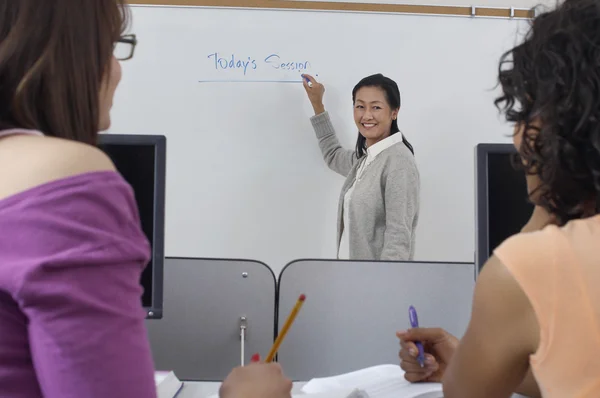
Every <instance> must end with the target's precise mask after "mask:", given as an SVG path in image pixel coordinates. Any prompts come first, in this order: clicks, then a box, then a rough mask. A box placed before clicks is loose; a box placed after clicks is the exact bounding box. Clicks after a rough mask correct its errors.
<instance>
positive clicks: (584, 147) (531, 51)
mask: <svg viewBox="0 0 600 398" xmlns="http://www.w3.org/2000/svg"><path fill="white" fill-rule="evenodd" d="M498 74H499V76H498V77H499V83H500V85H501V87H502V91H503V93H502V95H500V96H499V97H498V98H496V100H495V105H496V106H497V107H498V109H500V110H501V111H503V112H504V113H505V117H506V120H507V121H509V122H513V123H515V124H516V125H518V126H524V133H523V140H522V144H521V148H520V149H519V161H518V162H517V163H518V164H519V165H520V166H521V167H522V168H523V170H524V171H525V172H526V173H527V174H530V175H532V174H535V175H537V176H538V177H539V179H540V181H541V185H540V187H539V190H538V191H537V192H536V195H535V197H536V200H535V203H536V204H537V205H540V206H542V207H543V208H545V209H546V210H548V211H549V212H550V213H551V214H553V215H554V216H555V217H556V218H557V221H558V223H559V225H564V224H565V223H567V222H568V221H569V220H572V219H577V218H583V217H586V216H589V215H591V214H588V213H590V208H592V209H593V210H595V211H594V214H596V213H598V212H599V210H600V195H599V193H600V0H566V1H565V2H564V3H562V4H561V5H559V6H558V7H557V8H555V9H554V10H552V11H549V12H545V13H543V14H541V15H539V16H538V17H536V18H535V19H534V20H533V21H532V23H531V26H530V29H529V31H528V33H527V35H526V36H525V39H524V41H523V42H522V43H521V44H519V45H518V46H516V47H514V48H513V49H511V50H510V51H508V52H506V53H505V54H503V56H502V57H501V59H500V65H499V68H498ZM532 196H533V194H532Z"/></svg>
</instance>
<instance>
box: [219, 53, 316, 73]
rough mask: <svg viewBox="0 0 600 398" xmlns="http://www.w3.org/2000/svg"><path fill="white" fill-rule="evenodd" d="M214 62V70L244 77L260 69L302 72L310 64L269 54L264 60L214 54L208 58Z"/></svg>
mask: <svg viewBox="0 0 600 398" xmlns="http://www.w3.org/2000/svg"><path fill="white" fill-rule="evenodd" d="M208 59H210V60H211V61H213V62H214V68H215V69H216V70H240V71H243V74H244V76H245V75H246V74H247V73H248V72H250V71H254V70H257V69H259V68H261V67H268V68H273V69H279V70H284V71H297V72H304V71H306V70H308V69H309V68H310V66H311V65H310V62H308V61H306V60H289V59H283V58H282V57H281V56H279V55H278V54H270V55H268V56H267V57H265V58H264V59H261V60H257V59H256V58H253V57H239V56H238V55H237V54H231V55H227V56H222V55H221V54H219V53H217V52H215V53H212V54H210V55H209V56H208Z"/></svg>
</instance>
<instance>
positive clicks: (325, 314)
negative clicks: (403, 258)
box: [278, 260, 475, 380]
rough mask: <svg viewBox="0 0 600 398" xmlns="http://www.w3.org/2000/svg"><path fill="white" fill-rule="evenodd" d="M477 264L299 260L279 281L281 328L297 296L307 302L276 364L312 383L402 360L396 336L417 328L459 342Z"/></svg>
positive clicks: (283, 272) (467, 317)
mask: <svg viewBox="0 0 600 398" xmlns="http://www.w3.org/2000/svg"><path fill="white" fill-rule="evenodd" d="M473 274H474V264H471V263H428V262H370V261H358V262H357V261H337V260H298V261H295V262H292V263H290V264H288V265H287V266H286V267H285V268H284V269H283V271H282V273H281V275H280V276H279V293H278V307H279V308H278V323H279V328H281V327H282V325H283V323H284V322H285V320H286V318H287V316H288V314H289V312H290V310H291V309H292V307H293V306H294V304H295V302H296V300H297V299H298V296H299V295H300V294H302V293H305V294H306V302H305V303H304V306H303V308H302V310H301V311H300V313H299V314H298V316H297V318H296V320H295V322H294V324H293V326H292V327H291V329H290V331H289V333H288V335H287V337H286V339H285V340H284V341H283V343H282V345H281V347H280V349H279V355H278V361H279V362H280V363H281V365H282V366H283V369H284V371H285V373H286V375H288V377H290V378H292V379H293V380H309V379H311V378H313V377H326V376H332V375H336V374H340V373H345V372H350V371H353V370H357V369H361V368H364V367H368V366H373V365H380V364H387V363H399V359H398V351H399V348H400V347H399V341H398V339H397V337H396V331H398V330H403V329H408V328H410V322H409V318H408V307H409V306H410V305H414V306H415V308H416V309H417V312H418V316H419V322H420V326H424V327H443V328H445V329H446V330H448V331H449V332H451V333H453V334H455V335H456V336H457V337H459V338H460V337H462V335H463V334H464V332H465V330H466V328H467V325H468V321H469V318H470V315H471V303H472V297H473V289H474V286H475V280H474V278H473Z"/></svg>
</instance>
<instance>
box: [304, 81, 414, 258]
mask: <svg viewBox="0 0 600 398" xmlns="http://www.w3.org/2000/svg"><path fill="white" fill-rule="evenodd" d="M303 77H304V81H303V82H304V88H305V90H306V93H307V94H308V98H309V100H310V102H311V104H312V107H313V109H314V111H315V115H314V116H313V117H311V122H312V125H313V128H314V130H315V133H316V135H317V138H318V141H319V146H320V147H321V151H322V153H323V157H324V159H325V162H326V163H327V165H328V166H329V168H330V169H331V170H333V171H335V172H337V173H339V174H341V175H342V176H344V177H346V182H345V183H344V185H343V187H342V192H341V195H340V200H339V210H338V222H337V242H338V244H337V248H338V258H339V259H349V260H392V261H407V260H412V259H413V258H414V253H415V229H416V227H417V222H418V219H419V192H420V179H419V172H418V169H417V165H416V162H415V158H414V151H413V148H412V146H411V145H410V143H409V142H408V141H407V140H406V139H405V138H404V136H403V135H402V133H400V130H399V128H398V122H397V118H398V112H399V111H400V91H399V90H398V85H397V84H396V82H394V81H393V80H391V79H390V78H387V77H385V76H383V75H381V74H376V75H372V76H368V77H366V78H364V79H362V80H361V81H360V82H359V83H358V84H357V85H356V86H355V87H354V89H353V90H352V102H353V104H354V122H355V123H356V126H357V127H358V139H357V141H356V149H355V150H345V149H343V148H342V146H341V145H340V143H339V141H338V139H337V137H336V133H335V129H334V128H333V124H332V123H331V119H330V118H329V114H328V112H327V111H326V110H325V106H324V105H323V95H324V93H325V87H324V86H323V85H322V84H321V83H319V82H317V81H316V80H315V78H314V77H313V76H310V75H303Z"/></svg>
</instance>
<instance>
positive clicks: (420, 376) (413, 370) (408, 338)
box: [396, 327, 459, 383]
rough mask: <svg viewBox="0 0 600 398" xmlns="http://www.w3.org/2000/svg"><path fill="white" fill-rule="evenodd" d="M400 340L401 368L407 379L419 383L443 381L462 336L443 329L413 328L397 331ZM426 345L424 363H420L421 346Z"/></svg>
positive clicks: (424, 346) (424, 347)
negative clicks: (418, 345) (459, 338)
mask: <svg viewBox="0 0 600 398" xmlns="http://www.w3.org/2000/svg"><path fill="white" fill-rule="evenodd" d="M396 335H397V336H398V338H399V339H400V353H399V357H400V367H401V368H402V369H403V370H404V371H405V372H406V373H405V375H404V378H405V379H406V380H408V381H410V382H412V383H415V382H422V381H427V382H441V381H442V377H443V376H444V372H445V371H446V368H447V367H448V364H449V363H450V360H451V359H452V355H453V354H454V352H455V351H456V348H457V347H458V343H459V341H458V339H457V338H456V337H454V336H452V335H451V334H450V333H448V332H446V331H445V330H444V329H440V328H419V327H416V328H412V329H409V330H405V331H401V332H397V333H396ZM417 343H421V344H422V347H423V358H424V361H423V366H421V364H420V363H419V359H418V357H419V348H418V347H417Z"/></svg>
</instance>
